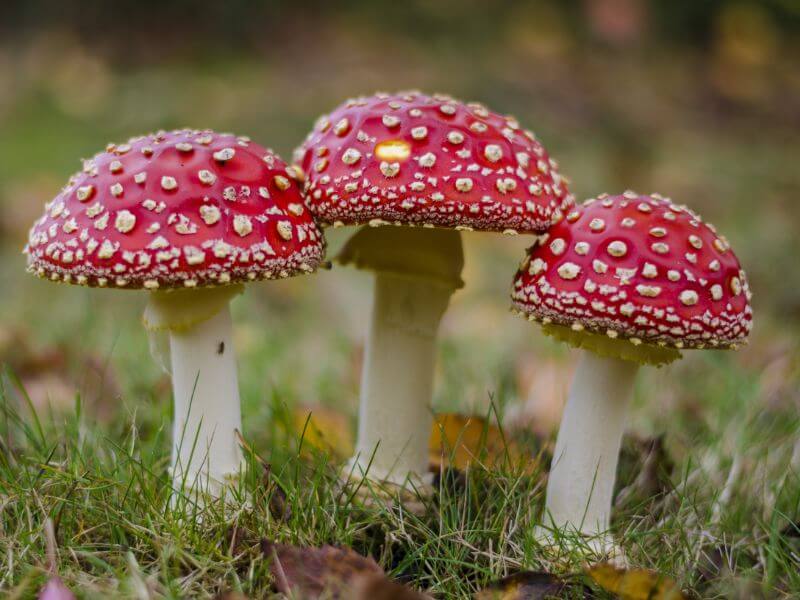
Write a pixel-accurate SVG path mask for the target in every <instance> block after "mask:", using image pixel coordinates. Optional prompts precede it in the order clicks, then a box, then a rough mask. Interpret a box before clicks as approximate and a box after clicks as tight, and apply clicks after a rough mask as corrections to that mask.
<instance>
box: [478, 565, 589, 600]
mask: <svg viewBox="0 0 800 600" xmlns="http://www.w3.org/2000/svg"><path fill="white" fill-rule="evenodd" d="M581 588H583V589H581ZM579 593H580V595H578V594H579ZM565 597H566V598H580V597H583V598H591V597H592V596H591V591H590V590H589V589H588V588H586V586H583V585H582V584H579V583H575V582H571V581H567V580H565V579H562V578H560V577H557V576H556V575H551V574H550V573H537V572H533V571H522V572H520V573H514V574H513V575H509V576H508V577H504V578H503V579H500V580H498V581H495V582H493V583H490V584H489V585H488V586H486V587H485V588H484V589H482V590H481V591H480V592H478V593H477V594H475V599H476V600H540V599H541V600H543V599H545V598H565Z"/></svg>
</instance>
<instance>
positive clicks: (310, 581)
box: [261, 540, 386, 599]
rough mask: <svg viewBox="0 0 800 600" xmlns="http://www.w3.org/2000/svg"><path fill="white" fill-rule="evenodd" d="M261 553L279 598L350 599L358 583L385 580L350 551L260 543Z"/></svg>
mask: <svg viewBox="0 0 800 600" xmlns="http://www.w3.org/2000/svg"><path fill="white" fill-rule="evenodd" d="M261 551H262V552H263V553H264V556H265V557H266V558H267V559H271V560H272V564H271V566H270V570H271V572H272V575H273V577H275V586H276V588H277V589H278V591H279V592H281V593H283V594H290V593H297V594H299V595H300V596H301V597H302V598H310V599H313V598H319V597H321V596H322V594H327V596H325V597H326V598H327V597H329V598H353V597H354V596H353V594H354V591H353V590H354V589H355V586H356V584H357V583H358V579H360V578H363V577H364V576H380V577H384V578H385V577H386V576H385V575H384V573H383V569H381V568H380V567H379V566H378V563H376V562H375V561H374V560H373V559H372V558H368V557H364V556H361V555H360V554H358V553H356V552H355V551H353V550H351V549H350V548H338V547H336V546H321V547H319V548H309V547H306V548H304V547H299V546H289V545H286V544H274V543H272V542H270V541H268V540H263V541H262V542H261Z"/></svg>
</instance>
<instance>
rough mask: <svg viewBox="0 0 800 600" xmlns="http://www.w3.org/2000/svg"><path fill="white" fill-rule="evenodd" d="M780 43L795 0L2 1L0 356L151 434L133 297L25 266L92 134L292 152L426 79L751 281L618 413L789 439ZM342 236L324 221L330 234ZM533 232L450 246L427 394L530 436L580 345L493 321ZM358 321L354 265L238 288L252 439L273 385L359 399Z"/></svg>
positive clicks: (152, 390)
mask: <svg viewBox="0 0 800 600" xmlns="http://www.w3.org/2000/svg"><path fill="white" fill-rule="evenodd" d="M798 57H800V2H798V1H797V0H761V1H756V0H753V1H735V2H724V1H716V2H714V1H700V0H673V1H670V2H660V1H656V0H563V1H555V0H554V1H549V2H548V1H537V2H512V1H499V0H494V1H492V0H436V1H431V0H407V1H403V2H399V1H396V0H339V1H337V2H304V3H303V2H296V1H291V0H278V1H273V2H266V1H265V2H254V1H246V0H227V1H224V2H220V1H205V0H204V1H201V0H192V1H189V0H173V1H170V2H166V1H157V0H117V1H114V2H108V1H105V0H86V1H83V2H72V1H68V0H62V1H59V0H24V1H22V0H20V1H14V0H5V1H4V2H2V3H0V282H1V285H0V359H1V360H2V362H3V363H5V364H6V365H7V366H8V368H9V369H11V370H13V371H14V372H15V373H16V374H17V375H18V376H19V377H20V379H21V380H22V382H23V383H24V385H25V386H26V387H27V389H28V392H29V394H30V396H31V399H32V401H33V404H34V405H35V406H36V407H37V408H38V409H39V410H41V411H45V412H46V411H52V412H53V414H54V415H56V416H57V415H58V413H59V411H69V410H72V407H73V403H74V398H75V393H76V392H80V394H81V395H82V398H83V401H84V403H85V404H87V405H88V408H85V409H84V410H85V412H86V414H87V415H91V418H92V419H95V420H96V423H98V425H99V426H101V427H107V428H109V430H112V431H113V430H114V429H120V428H122V427H126V426H128V424H129V423H130V422H131V421H133V420H135V421H136V422H137V423H138V425H137V426H138V427H140V428H142V430H143V431H147V430H148V428H151V429H158V428H160V427H162V426H163V425H164V423H165V422H166V420H167V419H168V418H169V404H170V397H169V382H168V379H167V377H166V375H165V374H164V373H163V372H162V371H161V369H160V367H159V366H158V365H157V364H156V362H155V361H153V360H152V358H151V357H150V354H149V350H148V340H147V337H146V335H145V333H144V331H143V329H142V327H141V326H140V321H139V318H140V313H141V310H142V307H143V305H144V295H143V293H136V292H130V291H103V290H87V289H81V288H78V287H73V286H65V285H55V284H51V283H48V282H42V281H38V280H36V279H34V278H33V277H30V276H29V275H27V274H25V260H24V257H23V256H22V254H21V252H20V251H21V248H22V246H23V244H24V242H25V239H26V234H27V229H28V227H29V225H30V224H31V223H32V222H33V220H34V219H35V218H37V217H38V216H39V214H40V211H41V210H42V207H43V204H44V203H45V201H47V200H49V199H50V198H51V197H53V196H54V195H55V194H56V193H57V191H58V190H59V188H60V186H61V185H62V184H63V183H64V182H65V181H66V179H67V177H68V175H69V174H70V173H71V172H73V171H74V170H76V169H77V168H78V166H79V164H80V163H79V159H80V158H81V157H86V156H90V155H92V154H93V153H94V152H96V151H97V150H99V149H101V148H102V147H104V146H105V144H106V143H107V142H109V141H122V140H125V139H127V138H128V137H130V136H132V135H136V134H140V133H144V132H147V131H153V130H157V129H160V128H173V127H178V126H184V125H188V126H192V127H199V128H205V127H209V128H213V129H217V130H223V131H233V132H236V133H240V134H246V135H249V136H251V137H252V138H253V139H254V140H257V141H258V142H260V143H262V144H265V145H267V146H271V147H272V148H274V149H275V150H276V151H277V152H278V153H280V154H281V155H283V156H284V157H286V158H289V157H290V156H291V151H292V149H293V148H294V147H295V145H297V144H298V143H299V142H300V141H301V140H302V139H303V137H304V136H305V134H306V132H307V130H308V129H309V128H310V127H311V124H312V123H313V121H314V119H315V117H316V116H317V115H318V114H320V113H322V112H325V111H328V110H330V109H331V108H333V106H335V105H336V104H338V103H339V102H340V101H342V100H343V99H345V98H347V97H349V96H352V95H357V94H367V93H371V92H373V91H376V90H397V89H405V88H418V89H421V90H423V91H427V92H446V93H450V94H452V95H454V96H456V97H459V98H462V99H465V100H477V101H481V102H484V103H485V104H487V105H488V106H489V107H490V108H492V109H493V110H495V111H498V112H504V113H511V114H514V115H516V116H517V117H518V118H519V119H520V121H521V122H522V123H523V124H524V125H525V126H526V127H529V128H531V129H533V130H534V131H536V133H537V134H538V135H539V136H540V138H541V139H542V140H543V141H544V143H545V145H546V146H547V147H548V149H549V150H550V152H551V155H552V156H554V157H555V158H557V159H558V160H559V162H560V164H561V166H562V172H563V173H564V174H566V175H567V176H569V177H570V178H571V180H572V189H573V191H574V192H575V193H576V195H577V196H578V197H579V198H581V199H583V198H586V197H589V196H591V195H594V194H597V193H599V192H603V191H608V192H621V191H623V190H625V189H628V188H631V189H635V190H637V191H641V192H651V191H658V192H660V193H662V194H664V195H668V196H671V197H673V198H674V199H675V200H677V201H678V202H679V203H686V204H688V205H690V206H691V207H692V208H694V209H695V210H697V211H698V212H700V214H702V215H703V216H704V217H705V218H706V219H707V220H709V221H711V222H712V223H714V224H715V225H717V227H718V228H719V229H720V230H721V231H722V232H724V233H725V234H726V235H727V237H728V238H729V239H730V240H731V242H732V244H733V247H734V249H735V251H736V252H737V253H738V255H739V257H740V259H741V261H742V263H743V264H744V266H745V268H746V269H747V271H748V274H749V276H750V280H751V284H752V288H753V291H754V300H753V302H754V307H755V316H756V327H755V332H754V335H753V339H752V342H751V344H750V345H749V346H748V347H747V348H745V349H744V350H742V351H741V352H739V353H737V354H735V355H734V354H728V353H714V352H695V353H691V352H689V353H687V357H686V359H685V360H684V361H682V362H681V363H678V364H676V365H675V366H672V367H670V368H669V369H663V370H660V371H656V370H650V371H651V372H649V373H647V374H646V375H645V376H644V377H643V378H642V380H641V382H640V387H639V390H638V394H637V408H636V411H635V415H634V420H633V423H632V427H634V428H636V429H637V430H639V431H645V432H653V431H656V432H657V431H668V432H672V433H671V442H672V443H673V445H677V446H683V447H685V448H687V449H688V448H691V447H692V446H693V444H694V443H695V441H696V440H699V439H701V438H702V439H703V440H704V441H703V443H704V444H705V445H707V446H709V445H710V446H715V445H720V444H721V445H726V444H730V445H731V449H730V452H727V453H725V452H723V453H722V454H719V453H715V454H714V456H723V457H724V456H730V455H731V454H732V453H734V451H735V447H737V444H738V443H739V441H740V439H741V436H743V435H751V436H755V435H756V434H755V433H754V432H757V435H758V436H759V438H760V441H759V443H762V444H763V445H768V444H770V443H774V442H775V440H776V439H778V438H780V437H781V436H784V439H785V436H791V435H796V431H795V430H793V429H791V428H789V426H788V425H787V421H786V419H785V416H786V415H796V414H797V413H798V408H800V392H799V391H798V381H800V374H798V363H797V356H798V355H799V353H798V351H799V350H800V338H798V335H797V334H798V328H799V326H800V269H798V266H797V263H798V259H797V257H798V256H800V236H798V234H797V228H798V226H800V202H799V201H798V198H800V176H799V175H798V172H800V167H799V166H798V157H800V68H799V67H798ZM343 235H346V232H343V231H336V232H331V233H330V242H331V248H332V249H335V247H336V246H337V245H338V244H340V243H341V240H342V236H343ZM529 242H530V240H528V239H525V238H524V237H521V236H520V237H515V238H512V237H506V236H501V235H494V234H477V233H476V234H468V235H466V236H465V243H466V252H467V266H466V274H465V279H466V282H467V287H466V289H464V290H463V291H460V292H459V293H458V294H456V296H455V297H454V298H453V302H452V308H451V310H450V311H449V313H448V315H447V317H446V319H445V321H444V324H443V329H442V344H441V361H440V363H439V369H438V373H437V391H436V407H437V409H439V410H456V411H460V412H467V413H468V412H478V413H484V412H485V411H486V410H487V407H488V405H489V402H490V401H492V400H494V401H495V402H496V403H497V404H498V405H500V407H501V409H502V410H503V411H504V412H505V414H506V418H507V419H508V420H509V422H510V423H512V424H513V425H519V424H520V423H524V422H526V419H528V420H532V424H533V426H534V427H535V428H536V429H537V430H539V431H545V432H546V431H549V430H550V429H551V428H552V426H553V424H554V423H555V420H556V419H557V415H558V405H559V402H560V399H561V398H562V397H563V392H564V389H565V386H566V383H567V382H568V379H569V376H570V373H571V365H572V362H573V360H574V357H573V354H572V353H570V352H569V351H567V350H566V349H563V348H561V347H558V346H557V345H556V344H555V343H554V342H551V341H549V340H547V339H545V338H543V337H542V336H541V334H540V333H539V331H538V330H537V329H536V328H534V327H532V326H530V325H528V324H526V323H525V322H524V321H522V320H520V319H519V318H518V317H515V316H513V315H511V314H510V313H509V312H508V304H509V301H508V290H509V285H510V280H511V277H512V276H513V274H514V271H515V268H516V265H517V263H518V262H519V260H520V259H521V258H522V255H523V249H524V248H525V246H526V245H527V244H529ZM368 310H369V277H368V276H367V275H365V274H363V273H358V272H356V271H353V270H350V269H344V268H334V269H333V270H332V271H326V272H322V273H320V274H318V275H316V276H313V277H300V278H296V279H294V280H290V281H281V282H268V283H263V284H256V285H251V286H250V288H249V292H248V293H247V294H246V295H245V296H244V297H243V298H242V299H240V300H237V302H236V303H235V307H234V317H235V320H236V335H237V344H238V351H239V353H240V356H241V381H242V384H241V385H242V391H243V397H244V402H245V420H246V425H245V429H246V434H248V435H249V436H250V437H252V438H255V439H256V440H258V439H259V436H261V435H262V432H263V431H265V423H266V422H267V419H268V418H269V416H270V410H271V408H270V406H273V405H274V400H275V399H276V398H277V399H279V401H280V402H285V403H287V404H293V403H302V404H309V405H324V406H330V407H335V408H336V409H337V410H341V411H342V412H343V413H344V414H347V415H351V416H352V415H354V414H355V410H356V402H357V391H358V390H357V387H358V372H359V367H360V360H361V358H360V357H361V347H362V346H361V344H362V338H363V334H364V331H365V328H366V323H367V313H368ZM508 415H513V418H510V417H508ZM754 421H756V422H758V423H759V424H760V425H759V427H758V428H757V429H748V428H747V427H748V425H747V424H748V423H752V422H754ZM794 422H795V421H792V423H794ZM748 432H750V433H749V434H748ZM761 438H763V439H761ZM751 441H752V440H751ZM790 447H791V446H790ZM165 449H166V448H165ZM795 455H796V456H795ZM792 460H794V461H796V462H797V464H798V465H800V447H795V452H794V455H793V457H792ZM793 464H794V463H793ZM719 471H720V472H724V469H722V470H719ZM715 472H716V471H715ZM711 483H712V484H713V483H714V482H711Z"/></svg>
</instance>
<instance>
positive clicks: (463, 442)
mask: <svg viewBox="0 0 800 600" xmlns="http://www.w3.org/2000/svg"><path fill="white" fill-rule="evenodd" d="M429 448H430V459H429V460H430V465H431V470H433V471H438V470H440V469H441V468H442V467H453V468H456V469H459V470H466V469H467V468H469V466H470V465H472V464H473V463H475V464H481V465H484V466H485V467H486V468H488V469H498V468H499V467H502V466H508V465H511V466H512V467H513V468H516V467H520V466H522V467H524V469H525V471H526V472H531V471H533V470H535V469H536V465H537V463H538V461H536V460H535V457H533V456H531V455H530V454H529V453H527V452H524V451H523V449H522V448H520V446H519V445H518V444H516V443H515V442H514V441H513V440H509V439H507V438H505V437H504V436H503V432H502V431H501V430H500V428H499V427H497V426H496V425H493V424H491V423H487V422H486V419H483V418H481V417H467V416H463V415H458V414H441V415H437V417H436V419H435V420H434V423H433V427H432V428H431V435H430V441H429Z"/></svg>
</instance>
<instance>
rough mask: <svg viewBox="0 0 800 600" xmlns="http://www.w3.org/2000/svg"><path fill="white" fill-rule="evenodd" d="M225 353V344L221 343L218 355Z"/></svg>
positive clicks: (218, 347)
mask: <svg viewBox="0 0 800 600" xmlns="http://www.w3.org/2000/svg"><path fill="white" fill-rule="evenodd" d="M223 352H225V342H220V343H219V346H217V354H222V353H223Z"/></svg>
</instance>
